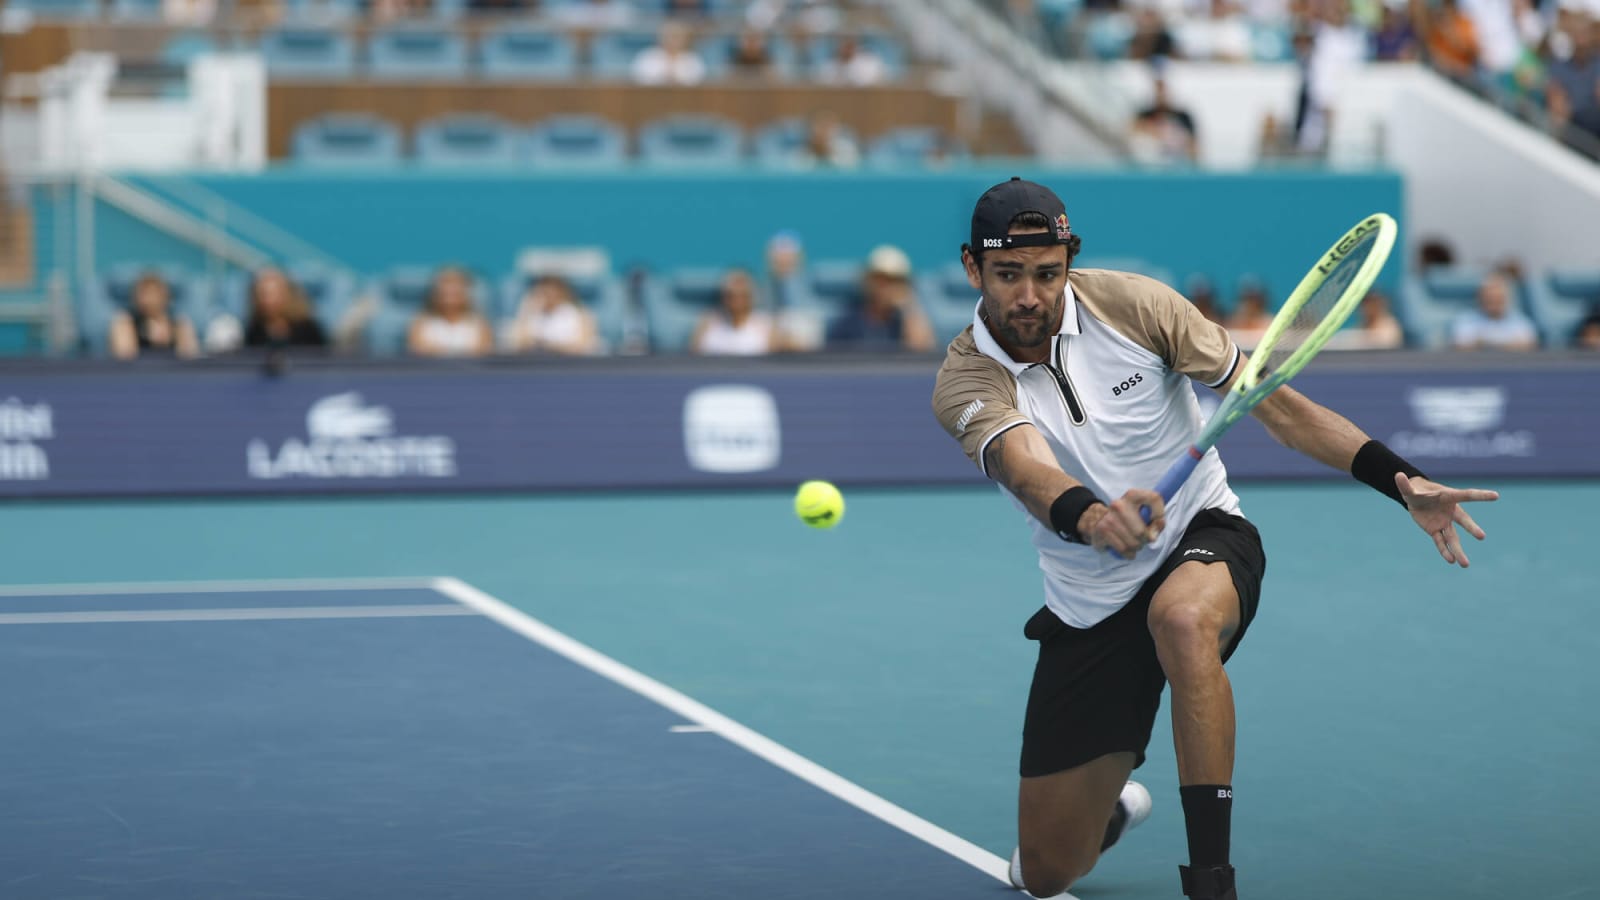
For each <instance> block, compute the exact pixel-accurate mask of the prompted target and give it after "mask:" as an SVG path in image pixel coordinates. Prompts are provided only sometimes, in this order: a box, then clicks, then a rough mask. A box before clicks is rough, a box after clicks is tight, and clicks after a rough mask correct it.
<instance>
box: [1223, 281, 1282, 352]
mask: <svg viewBox="0 0 1600 900" xmlns="http://www.w3.org/2000/svg"><path fill="white" fill-rule="evenodd" d="M1267 306H1268V304H1267V286H1266V285H1265V284H1263V283H1262V282H1261V280H1260V279H1258V278H1255V277H1251V276H1247V277H1245V278H1242V279H1240V280H1239V301H1238V302H1237V303H1235V304H1234V305H1233V313H1232V314H1231V315H1229V316H1228V322H1227V324H1228V331H1229V332H1230V333H1231V334H1232V335H1233V340H1234V343H1236V344H1238V345H1239V347H1240V349H1243V350H1250V349H1252V348H1254V347H1255V345H1256V343H1257V342H1259V341H1260V340H1261V336H1262V335H1263V334H1265V333H1266V331H1267V326H1268V325H1271V324H1272V313H1271V312H1269V311H1268V310H1267Z"/></svg>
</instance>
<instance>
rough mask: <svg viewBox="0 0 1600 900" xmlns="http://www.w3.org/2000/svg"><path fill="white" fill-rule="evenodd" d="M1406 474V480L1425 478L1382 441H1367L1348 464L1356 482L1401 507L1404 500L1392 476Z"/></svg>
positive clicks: (1404, 502)
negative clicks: (1400, 473)
mask: <svg viewBox="0 0 1600 900" xmlns="http://www.w3.org/2000/svg"><path fill="white" fill-rule="evenodd" d="M1396 472H1404V473H1406V477H1407V478H1427V477H1428V476H1426V475H1424V474H1422V470H1421V469H1419V468H1417V467H1416V466H1413V465H1412V464H1411V463H1408V462H1406V461H1405V460H1404V459H1402V458H1401V457H1400V455H1399V454H1397V453H1395V452H1394V451H1393V450H1390V449H1389V448H1388V447H1385V446H1384V445H1383V441H1376V440H1373V441H1367V442H1366V443H1365V444H1362V445H1361V449H1360V450H1357V451H1356V458H1355V459H1354V460H1351V462H1350V474H1351V475H1354V476H1355V478H1356V480H1357V481H1359V482H1361V483H1363V484H1366V485H1369V486H1371V488H1372V489H1373V490H1375V491H1377V492H1378V493H1380V494H1383V495H1384V496H1386V497H1389V498H1391V499H1392V500H1394V502H1396V503H1398V504H1400V505H1401V506H1405V505H1406V499H1405V498H1404V497H1402V496H1400V489H1399V488H1397V487H1395V485H1394V474H1395V473H1396Z"/></svg>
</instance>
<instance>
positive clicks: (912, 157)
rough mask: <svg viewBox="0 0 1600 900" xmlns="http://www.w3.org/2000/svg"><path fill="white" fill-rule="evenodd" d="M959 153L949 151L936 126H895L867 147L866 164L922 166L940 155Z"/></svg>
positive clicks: (956, 154)
mask: <svg viewBox="0 0 1600 900" xmlns="http://www.w3.org/2000/svg"><path fill="white" fill-rule="evenodd" d="M941 153H942V154H944V155H945V156H946V157H948V156H962V155H964V154H963V153H961V152H959V151H954V152H953V151H952V150H951V149H950V147H949V145H948V143H947V141H946V140H945V136H944V134H943V133H942V132H940V131H939V129H937V128H924V127H908V128H895V129H892V130H890V131H887V132H885V133H883V134H881V135H879V136H878V138H877V139H876V140H874V141H873V142H872V145H871V146H870V147H869V148H868V149H867V163H868V164H870V165H874V166H883V167H905V166H919V165H925V164H927V163H928V162H930V161H933V160H936V159H938V158H939V156H940V154H941Z"/></svg>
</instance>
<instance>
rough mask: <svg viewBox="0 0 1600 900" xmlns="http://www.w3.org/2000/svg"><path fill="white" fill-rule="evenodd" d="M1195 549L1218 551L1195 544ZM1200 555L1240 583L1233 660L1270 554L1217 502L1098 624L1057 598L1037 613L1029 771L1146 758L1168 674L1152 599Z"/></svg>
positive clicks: (1027, 732)
mask: <svg viewBox="0 0 1600 900" xmlns="http://www.w3.org/2000/svg"><path fill="white" fill-rule="evenodd" d="M1194 549H1199V550H1206V551H1210V552H1209V553H1206V554H1198V553H1187V551H1190V550H1194ZM1196 557H1199V558H1201V559H1204V560H1205V561H1207V562H1221V563H1224V564H1226V565H1227V567H1228V572H1229V574H1231V575H1232V576H1233V587H1234V589H1235V590H1236V591H1238V593H1239V630H1238V632H1237V633H1235V634H1234V636H1233V640H1232V641H1230V642H1229V644H1228V647H1227V650H1226V651H1225V652H1224V653H1223V654H1222V658H1223V660H1224V661H1226V660H1227V659H1228V657H1230V656H1232V655H1233V651H1234V650H1235V648H1237V647H1238V646H1239V640H1240V639H1241V638H1243V637H1244V633H1245V629H1247V628H1249V627H1250V621H1251V620H1252V619H1254V618H1255V615H1256V605H1257V603H1258V602H1259V601H1260V599H1261V577H1262V575H1263V574H1265V572H1266V568H1267V557H1266V554H1265V553H1264V552H1263V551H1262V549H1261V535H1260V533H1259V532H1257V531H1256V528H1255V526H1254V525H1251V524H1250V523H1249V522H1248V521H1246V520H1245V519H1243V518H1241V517H1239V516H1234V515H1229V514H1228V513H1225V512H1223V511H1221V510H1217V509H1207V510H1202V511H1201V512H1200V513H1199V514H1198V515H1196V516H1195V517H1194V519H1193V521H1191V522H1190V523H1189V527H1188V529H1187V530H1186V531H1185V532H1184V534H1183V539H1182V540H1181V541H1179V542H1178V545H1177V547H1176V548H1175V549H1174V550H1173V551H1172V555H1170V556H1168V557H1167V558H1166V560H1165V561H1163V562H1162V563H1161V567H1160V568H1158V569H1156V571H1155V572H1154V573H1153V574H1152V575H1151V576H1150V577H1149V578H1148V579H1146V580H1145V583H1144V584H1143V585H1141V586H1140V587H1139V592H1138V593H1137V594H1135V595H1134V597H1133V599H1132V600H1130V601H1128V605H1126V606H1124V607H1123V608H1121V609H1119V610H1117V611H1116V612H1115V613H1112V614H1111V616H1110V617H1109V618H1107V619H1105V620H1104V621H1102V622H1100V623H1098V624H1096V625H1095V626H1094V627H1092V628H1073V627H1072V626H1070V625H1067V624H1066V623H1064V622H1062V621H1061V620H1060V619H1058V618H1056V615H1055V613H1052V612H1051V611H1050V610H1049V609H1048V608H1046V609H1041V610H1039V611H1038V612H1037V613H1035V614H1034V616H1033V618H1031V619H1029V620H1028V625H1027V627H1026V628H1024V629H1023V634H1025V635H1026V636H1027V637H1028V639H1030V640H1035V641H1038V642H1039V662H1038V664H1037V665H1036V666H1035V667H1034V670H1033V687H1032V688H1031V689H1030V690H1029V692H1028V712H1027V717H1026V719H1025V720H1024V723H1023V727H1022V776H1023V777H1024V778H1030V777H1033V776H1036V775H1049V774H1051V773H1052V772H1060V771H1063V770H1066V769H1070V768H1073V767H1075V766H1080V765H1083V764H1084V763H1086V762H1089V761H1090V760H1093V759H1096V758H1098V757H1101V756H1104V755H1105V754H1107V753H1116V752H1119V751H1131V752H1132V753H1134V754H1135V755H1136V757H1137V758H1136V760H1135V762H1134V766H1135V768H1137V767H1138V766H1141V765H1143V764H1144V751H1145V747H1147V746H1149V744H1150V731H1151V729H1152V728H1154V727H1155V721H1156V712H1157V711H1158V710H1159V709H1160V708H1161V692H1162V690H1163V689H1164V688H1165V687H1166V684H1167V678H1166V674H1165V673H1163V672H1162V670H1161V662H1160V661H1159V660H1158V659H1157V658H1156V645H1155V640H1154V639H1153V638H1151V636H1150V628H1149V625H1148V624H1147V621H1146V620H1147V616H1148V613H1149V611H1150V599H1151V598H1152V597H1154V596H1155V593H1156V589H1157V588H1159V587H1161V584H1162V582H1164V581H1166V579H1167V576H1169V575H1171V574H1172V572H1173V570H1174V569H1176V568H1178V566H1180V565H1182V564H1183V563H1184V562H1186V561H1188V560H1191V559H1194V558H1196Z"/></svg>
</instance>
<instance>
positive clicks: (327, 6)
mask: <svg viewBox="0 0 1600 900" xmlns="http://www.w3.org/2000/svg"><path fill="white" fill-rule="evenodd" d="M361 12H362V10H361V0H289V8H288V13H289V21H291V22H299V23H303V24H311V23H333V22H345V21H349V20H351V19H356V18H359V17H360V16H361Z"/></svg>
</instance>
